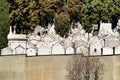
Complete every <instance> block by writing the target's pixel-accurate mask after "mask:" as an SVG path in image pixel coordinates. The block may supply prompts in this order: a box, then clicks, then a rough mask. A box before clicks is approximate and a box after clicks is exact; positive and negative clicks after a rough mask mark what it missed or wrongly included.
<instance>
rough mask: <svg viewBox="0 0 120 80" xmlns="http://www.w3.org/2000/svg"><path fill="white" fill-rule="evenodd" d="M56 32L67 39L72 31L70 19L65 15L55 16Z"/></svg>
mask: <svg viewBox="0 0 120 80" xmlns="http://www.w3.org/2000/svg"><path fill="white" fill-rule="evenodd" d="M55 30H56V32H57V34H59V35H60V36H62V37H67V36H68V32H69V30H70V18H69V15H67V14H65V13H60V14H56V15H55Z"/></svg>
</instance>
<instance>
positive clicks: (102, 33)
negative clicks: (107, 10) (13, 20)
mask: <svg viewBox="0 0 120 80" xmlns="http://www.w3.org/2000/svg"><path fill="white" fill-rule="evenodd" d="M54 27H55V25H54V24H49V25H48V28H47V29H44V28H43V27H41V26H39V25H38V26H36V28H35V30H34V32H33V33H30V34H28V35H25V34H16V30H15V28H16V26H13V28H14V30H12V27H11V26H10V31H9V34H8V37H7V39H8V46H7V47H6V48H4V49H2V50H1V55H14V54H26V55H27V56H36V55H58V54H83V55H85V56H90V55H115V54H120V33H119V31H120V20H119V21H118V24H117V26H116V28H115V29H114V30H113V29H112V24H111V23H103V22H101V23H100V28H99V30H98V26H96V25H93V30H92V32H91V33H89V34H88V33H86V32H85V30H84V29H83V28H82V26H81V24H80V23H79V22H78V23H76V24H74V25H71V29H70V33H69V34H68V35H69V36H68V37H67V38H62V37H60V36H59V35H58V34H56V32H55V29H54ZM97 30H98V31H97ZM96 33H97V34H96Z"/></svg>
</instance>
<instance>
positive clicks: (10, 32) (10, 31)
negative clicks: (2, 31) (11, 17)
mask: <svg viewBox="0 0 120 80" xmlns="http://www.w3.org/2000/svg"><path fill="white" fill-rule="evenodd" d="M9 34H12V26H10V29H9Z"/></svg>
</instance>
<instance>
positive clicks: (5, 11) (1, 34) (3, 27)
mask: <svg viewBox="0 0 120 80" xmlns="http://www.w3.org/2000/svg"><path fill="white" fill-rule="evenodd" d="M8 17H9V6H8V3H7V2H6V0H0V49H2V48H4V47H6V46H7V34H8V31H9V18H8Z"/></svg>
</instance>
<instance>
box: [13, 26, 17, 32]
mask: <svg viewBox="0 0 120 80" xmlns="http://www.w3.org/2000/svg"><path fill="white" fill-rule="evenodd" d="M13 28H14V32H13V33H14V34H16V26H13Z"/></svg>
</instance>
